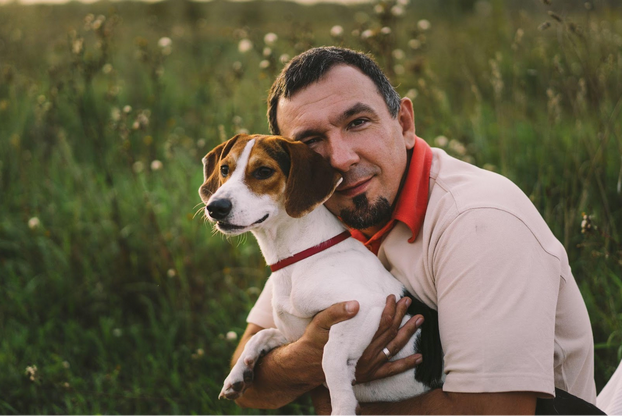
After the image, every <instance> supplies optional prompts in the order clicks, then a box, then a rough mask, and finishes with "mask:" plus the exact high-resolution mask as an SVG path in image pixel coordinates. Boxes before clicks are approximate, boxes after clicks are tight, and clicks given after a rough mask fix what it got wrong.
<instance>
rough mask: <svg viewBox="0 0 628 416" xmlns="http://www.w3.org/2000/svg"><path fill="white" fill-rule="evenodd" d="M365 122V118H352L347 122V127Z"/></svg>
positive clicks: (357, 125)
mask: <svg viewBox="0 0 628 416" xmlns="http://www.w3.org/2000/svg"><path fill="white" fill-rule="evenodd" d="M366 122H367V120H366V119H365V118H358V119H356V120H353V121H352V122H351V123H349V128H351V127H360V126H361V125H363V124H364V123H366Z"/></svg>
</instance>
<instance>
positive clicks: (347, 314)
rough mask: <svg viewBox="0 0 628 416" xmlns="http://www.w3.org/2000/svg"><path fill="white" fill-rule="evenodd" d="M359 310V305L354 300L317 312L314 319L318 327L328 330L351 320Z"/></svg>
mask: <svg viewBox="0 0 628 416" xmlns="http://www.w3.org/2000/svg"><path fill="white" fill-rule="evenodd" d="M359 310H360V304H359V303H358V301H356V300H350V301H347V302H340V303H335V304H333V305H331V306H330V307H329V308H327V309H325V310H323V311H321V312H319V313H318V315H316V318H315V319H316V320H317V321H318V322H317V323H318V326H319V327H321V328H323V329H327V330H329V328H331V327H332V325H334V324H337V323H338V322H342V321H346V320H347V319H351V318H353V317H354V316H355V315H356V314H357V313H358V311H359Z"/></svg>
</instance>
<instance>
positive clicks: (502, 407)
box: [311, 386, 537, 415]
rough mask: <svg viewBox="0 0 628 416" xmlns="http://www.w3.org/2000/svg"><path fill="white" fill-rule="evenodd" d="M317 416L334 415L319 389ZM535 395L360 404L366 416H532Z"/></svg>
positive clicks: (433, 396)
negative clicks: (461, 415) (464, 415)
mask: <svg viewBox="0 0 628 416" xmlns="http://www.w3.org/2000/svg"><path fill="white" fill-rule="evenodd" d="M311 396H312V403H313V404H314V408H315V409H316V414H319V415H328V414H331V402H330V400H329V391H328V390H327V389H326V388H325V387H323V386H320V387H318V388H316V389H315V390H313V391H312V392H311ZM536 397H537V394H536V393H532V392H507V393H447V392H444V391H443V390H442V389H435V390H432V391H430V392H428V393H425V394H422V395H420V396H415V397H411V398H409V399H406V400H402V401H399V402H377V403H360V410H361V413H362V414H363V415H429V414H447V415H455V414H467V415H473V414H484V415H489V414H499V415H508V414H515V415H533V414H534V412H535V409H536Z"/></svg>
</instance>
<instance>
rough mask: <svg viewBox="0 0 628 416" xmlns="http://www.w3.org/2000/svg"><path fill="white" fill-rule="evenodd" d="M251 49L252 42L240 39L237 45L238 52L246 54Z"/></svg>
mask: <svg viewBox="0 0 628 416" xmlns="http://www.w3.org/2000/svg"><path fill="white" fill-rule="evenodd" d="M251 49H253V42H251V41H250V40H249V39H242V40H241V41H240V43H238V51H240V53H247V52H249V51H250V50H251Z"/></svg>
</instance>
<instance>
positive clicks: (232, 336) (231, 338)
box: [225, 331, 238, 341]
mask: <svg viewBox="0 0 628 416" xmlns="http://www.w3.org/2000/svg"><path fill="white" fill-rule="evenodd" d="M225 338H226V339H227V341H235V340H236V339H238V334H236V333H235V332H234V331H229V332H227V335H226V336H225Z"/></svg>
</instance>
